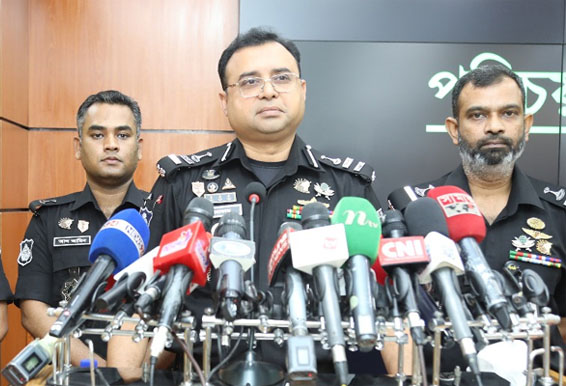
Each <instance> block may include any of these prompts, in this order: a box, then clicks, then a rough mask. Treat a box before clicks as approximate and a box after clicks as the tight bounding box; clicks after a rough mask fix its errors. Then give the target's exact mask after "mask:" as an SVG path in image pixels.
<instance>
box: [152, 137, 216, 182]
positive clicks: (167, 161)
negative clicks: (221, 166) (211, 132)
mask: <svg viewBox="0 0 566 386" xmlns="http://www.w3.org/2000/svg"><path fill="white" fill-rule="evenodd" d="M225 147H226V145H224V146H220V147H216V148H214V149H208V150H206V151H204V152H198V153H195V154H190V155H185V154H182V155H180V154H169V155H168V156H165V157H163V158H161V159H160V160H159V161H158V162H157V165H156V166H157V172H158V173H159V175H160V176H161V177H165V178H168V177H171V176H173V175H175V173H177V172H178V171H179V170H180V169H184V168H193V167H197V166H201V165H206V164H209V163H211V162H214V161H216V160H217V159H218V158H219V157H220V156H221V155H222V151H221V149H222V148H225Z"/></svg>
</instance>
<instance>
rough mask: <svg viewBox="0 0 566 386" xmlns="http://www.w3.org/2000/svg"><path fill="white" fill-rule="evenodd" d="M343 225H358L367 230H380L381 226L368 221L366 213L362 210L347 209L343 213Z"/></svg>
mask: <svg viewBox="0 0 566 386" xmlns="http://www.w3.org/2000/svg"><path fill="white" fill-rule="evenodd" d="M344 214H345V218H344V225H359V226H362V227H369V228H381V224H379V223H377V222H373V221H371V220H368V218H367V217H368V216H367V214H366V212H364V211H363V210H356V211H354V210H352V209H347V210H345V211H344Z"/></svg>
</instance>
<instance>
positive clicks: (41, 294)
mask: <svg viewBox="0 0 566 386" xmlns="http://www.w3.org/2000/svg"><path fill="white" fill-rule="evenodd" d="M43 217H45V216H33V217H32V219H31V221H30V223H29V225H28V228H27V230H26V233H25V236H24V240H23V241H22V242H21V243H20V254H19V255H18V281H17V283H16V294H15V303H16V305H18V306H19V303H20V301H21V300H27V299H32V300H39V301H42V302H44V303H46V304H49V302H50V295H51V293H52V288H51V287H52V285H53V260H52V256H51V253H50V248H49V244H48V240H47V238H48V234H47V227H46V226H45V222H44V221H45V220H44V218H43Z"/></svg>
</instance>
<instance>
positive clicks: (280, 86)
mask: <svg viewBox="0 0 566 386" xmlns="http://www.w3.org/2000/svg"><path fill="white" fill-rule="evenodd" d="M296 79H300V77H299V74H295V73H293V72H282V73H280V74H276V75H273V76H272V77H271V78H260V77H257V76H252V77H249V78H244V79H242V80H240V81H238V82H236V83H233V84H229V85H228V86H226V88H228V87H236V86H237V87H238V88H239V89H240V94H241V95H242V97H244V98H254V97H256V96H258V95H259V94H261V92H262V91H263V88H264V87H265V82H271V86H272V87H273V89H274V90H275V91H276V92H278V93H282V92H289V91H291V90H292V89H293V87H295V84H296V83H295V80H296Z"/></svg>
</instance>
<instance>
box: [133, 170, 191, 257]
mask: <svg viewBox="0 0 566 386" xmlns="http://www.w3.org/2000/svg"><path fill="white" fill-rule="evenodd" d="M184 185H185V184H184V183H183V181H182V179H181V178H175V179H173V180H171V181H170V180H168V179H166V178H163V177H159V178H158V179H157V181H156V182H155V184H154V185H153V188H152V189H151V196H150V197H151V199H150V200H147V201H146V203H145V207H146V210H147V211H149V212H151V220H150V222H149V247H148V249H149V250H151V249H153V248H155V247H156V246H158V245H159V242H160V241H161V237H162V236H163V234H165V233H167V232H169V231H172V230H173V229H176V228H179V227H181V226H182V225H183V211H184V208H185V207H186V203H187V202H188V201H189V200H190V199H191V198H192V192H191V190H190V189H189V190H187V189H186V187H185V186H184ZM142 211H143V209H142Z"/></svg>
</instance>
